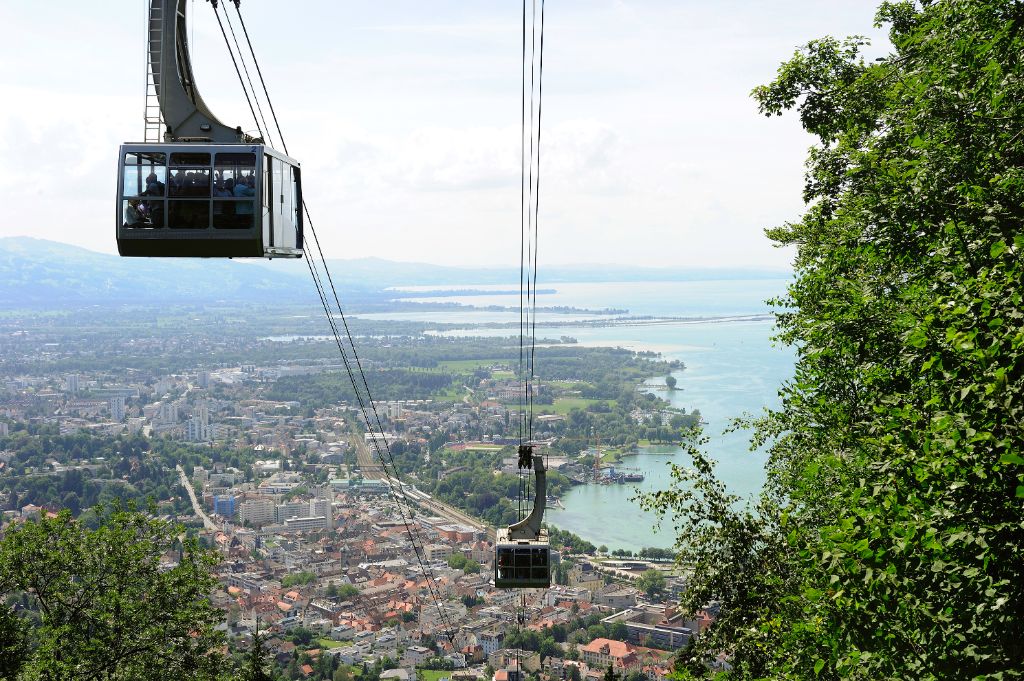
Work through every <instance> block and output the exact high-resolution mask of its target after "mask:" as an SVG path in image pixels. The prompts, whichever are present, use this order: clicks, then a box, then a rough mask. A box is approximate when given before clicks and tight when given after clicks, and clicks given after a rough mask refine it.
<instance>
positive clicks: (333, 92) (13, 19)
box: [0, 0, 888, 269]
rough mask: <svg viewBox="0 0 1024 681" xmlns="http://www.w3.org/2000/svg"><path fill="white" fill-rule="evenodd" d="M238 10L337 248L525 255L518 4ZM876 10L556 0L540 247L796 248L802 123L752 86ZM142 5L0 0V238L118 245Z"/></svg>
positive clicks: (687, 253)
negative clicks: (759, 99)
mask: <svg viewBox="0 0 1024 681" xmlns="http://www.w3.org/2000/svg"><path fill="white" fill-rule="evenodd" d="M531 2H532V0H531ZM188 11H189V20H190V23H191V27H190V43H191V48H192V54H193V66H194V72H195V77H196V83H197V86H198V89H199V91H200V92H201V94H202V96H203V98H204V99H205V100H206V102H207V104H208V105H209V106H210V108H211V109H212V111H213V112H214V113H215V114H216V115H217V116H218V118H220V120H222V121H223V122H225V123H227V124H229V125H231V126H235V125H241V126H242V128H243V129H245V130H254V129H255V127H256V126H255V124H254V123H253V118H252V116H251V114H250V113H249V108H248V106H247V104H246V100H245V97H244V95H243V92H242V89H241V86H240V85H239V82H238V79H237V77H236V75H235V71H234V67H233V66H232V65H231V61H230V57H229V56H228V52H227V48H226V47H225V45H224V41H223V38H222V37H221V34H220V29H219V28H218V26H217V22H216V19H215V17H214V15H213V10H212V9H211V6H210V4H209V3H208V2H206V0H189V2H188ZM230 12H231V17H232V18H234V17H235V14H234V9H233V8H232V9H231V10H230ZM242 14H243V16H244V17H245V20H246V24H247V26H248V29H249V32H250V35H251V37H252V40H253V43H254V47H255V49H256V54H257V57H258V58H259V62H260V67H261V68H262V70H263V74H264V77H265V79H266V81H267V86H268V88H269V90H270V95H271V97H272V98H273V102H274V108H275V109H276V111H277V114H278V117H279V119H280V123H281V127H282V130H283V132H284V136H285V139H286V141H287V143H288V148H289V150H290V152H291V155H292V156H293V157H295V158H297V159H298V160H299V161H300V162H301V164H302V168H303V183H304V196H305V199H306V202H307V205H308V207H309V209H310V212H311V214H312V217H313V220H314V224H315V225H316V228H317V233H318V235H319V236H320V240H321V242H322V245H323V247H324V250H325V254H326V255H327V257H328V258H332V259H335V258H337V259H345V258H361V257H371V256H372V257H379V258H385V259H389V260H398V261H415V262H430V263H437V264H444V265H456V266H474V267H476V266H506V267H507V266H515V265H517V264H518V262H519V240H520V208H519V205H520V196H519V186H520V175H519V172H520V152H521V150H520V142H519V140H520V136H519V131H520V78H521V69H522V54H521V49H522V46H521V39H522V35H521V21H522V4H521V3H519V2H512V1H510V0H505V1H504V2H494V1H491V0H474V1H472V2H470V1H467V0H439V1H434V2H425V1H423V0H378V1H376V2H370V3H365V2H361V3H357V2H349V1H347V0H343V1H338V0H326V1H325V0H305V1H303V2H301V3H297V2H268V1H266V0H244V1H243V2H242ZM873 14H874V3H871V2H864V1H863V0H773V1H772V2H765V1H763V0H722V1H718V2H706V0H646V1H641V0H637V1H629V0H551V1H550V2H547V3H546V6H545V34H544V39H545V43H544V80H543V86H544V93H543V117H542V122H541V144H540V173H541V184H540V194H539V196H540V207H539V220H538V231H539V262H540V267H541V268H543V266H544V265H545V264H548V265H554V264H559V265H564V264H620V265H649V266H657V267H684V268H703V267H758V268H770V269H785V268H787V267H788V265H789V263H790V261H791V259H792V255H793V254H792V252H791V251H788V250H786V249H779V248H776V247H775V246H773V245H772V244H771V243H770V242H769V241H768V240H767V239H766V238H765V236H764V234H763V230H764V229H765V228H767V227H772V226H776V225H779V224H781V223H783V222H786V221H789V220H794V219H797V218H798V217H799V216H800V214H801V212H802V210H803V204H802V200H801V190H802V187H803V163H804V159H805V157H806V151H807V148H808V147H809V146H810V145H811V144H812V142H813V140H812V138H811V137H810V136H808V135H806V134H805V133H804V132H803V131H802V130H801V129H800V126H799V121H798V119H797V116H796V114H795V113H790V114H789V115H787V116H783V117H781V118H765V117H764V116H761V115H760V114H758V112H757V106H756V103H755V102H754V101H753V100H752V99H751V98H750V95H749V93H750V90H751V89H752V88H753V87H755V86H756V85H759V84H763V83H767V82H769V81H770V80H771V79H772V78H773V76H774V73H775V69H776V68H777V67H778V64H779V63H780V62H781V61H783V60H785V59H786V58H788V57H789V56H790V55H792V54H793V52H794V51H795V50H796V48H797V47H798V46H800V45H802V44H804V43H806V42H807V41H808V40H811V39H814V38H819V37H822V36H824V35H835V36H846V35H852V34H857V35H864V36H868V37H869V38H871V39H872V41H873V43H874V45H873V47H872V48H870V49H869V53H868V57H869V58H873V57H874V56H877V55H881V54H884V53H885V52H886V51H887V49H886V48H887V45H888V43H887V42H886V40H885V37H884V33H883V32H882V31H880V30H878V29H876V28H874V27H873V26H872V18H873ZM145 17H146V2H145V0H116V1H115V0H105V1H104V2H94V3H81V2H71V0H57V2H47V3H41V2H30V3H23V2H12V1H10V0H7V1H4V2H2V3H0V101H3V102H4V105H3V106H0V154H2V156H3V158H4V163H2V164H0V203H2V205H3V210H2V211H0V237H4V236H18V235H27V236H36V237H40V238H46V239H52V240H56V241H63V242H67V243H72V244H75V245H79V246H83V247H85V248H89V249H91V250H95V251H101V252H107V253H114V252H116V245H115V243H114V227H115V223H116V220H117V219H118V209H117V206H116V205H115V200H114V194H115V191H116V180H117V178H116V175H117V173H116V163H117V150H118V145H119V144H120V143H122V142H131V141H141V140H142V137H143V120H142V115H143V104H144V83H145V61H144V49H145V48H144V41H145ZM236 29H238V26H237V24H236ZM250 68H251V66H250Z"/></svg>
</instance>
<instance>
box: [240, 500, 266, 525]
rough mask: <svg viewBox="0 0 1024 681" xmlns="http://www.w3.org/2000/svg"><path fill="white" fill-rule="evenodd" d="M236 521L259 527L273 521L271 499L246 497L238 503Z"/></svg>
mask: <svg viewBox="0 0 1024 681" xmlns="http://www.w3.org/2000/svg"><path fill="white" fill-rule="evenodd" d="M238 522H240V523H242V524H243V525H244V524H246V523H248V524H249V525H252V526H254V527H260V526H262V525H265V524H267V523H272V522H274V501H273V500H272V499H248V500H246V501H243V502H242V503H241V504H239V505H238Z"/></svg>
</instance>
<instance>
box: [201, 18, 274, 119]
mask: <svg viewBox="0 0 1024 681" xmlns="http://www.w3.org/2000/svg"><path fill="white" fill-rule="evenodd" d="M212 4H213V14H214V16H215V17H217V25H218V26H220V34H221V35H222V36H224V45H225V46H226V47H227V48H228V54H230V55H231V63H232V64H234V65H235V73H237V74H238V83H239V85H241V86H242V92H244V93H245V101H246V103H247V104H248V105H249V111H250V112H251V113H252V122H253V123H254V124H255V125H256V129H257V130H258V131H259V133H260V137H263V130H262V129H261V128H260V121H259V119H258V118H256V110H255V109H253V108H252V101H251V100H250V99H249V91H248V90H247V89H246V88H245V81H244V80H242V72H241V71H240V70H239V68H238V61H237V60H236V59H235V53H234V52H233V51H232V50H231V43H230V42H229V41H228V34H227V31H225V30H224V22H222V21H221V20H220V12H218V11H217V1H216V0H213V2H212ZM239 56H241V55H239ZM253 94H256V93H255V92H254V93H253Z"/></svg>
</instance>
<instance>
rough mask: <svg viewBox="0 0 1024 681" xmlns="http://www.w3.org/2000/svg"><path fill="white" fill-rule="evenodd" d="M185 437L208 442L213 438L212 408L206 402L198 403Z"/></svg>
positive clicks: (191, 440)
mask: <svg viewBox="0 0 1024 681" xmlns="http://www.w3.org/2000/svg"><path fill="white" fill-rule="evenodd" d="M185 438H186V439H187V440H188V441H189V442H207V441H208V440H212V439H213V430H212V429H211V428H210V410H209V408H208V407H207V406H206V404H204V403H199V404H198V405H196V408H195V411H194V412H193V414H192V418H190V419H189V420H188V425H187V427H186V429H185Z"/></svg>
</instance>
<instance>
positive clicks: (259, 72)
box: [232, 0, 305, 208]
mask: <svg viewBox="0 0 1024 681" xmlns="http://www.w3.org/2000/svg"><path fill="white" fill-rule="evenodd" d="M232 2H233V3H234V5H235V14H237V15H238V21H239V23H240V24H241V25H242V33H244V34H245V42H246V43H248V44H249V54H251V55H252V63H253V64H254V65H255V66H256V75H258V76H259V77H260V84H261V85H262V86H263V96H264V97H265V98H266V100H267V104H268V105H269V107H270V116H271V118H273V119H274V125H275V126H276V127H277V137H278V139H280V140H281V147H282V148H283V149H284V153H286V154H287V153H288V145H287V144H286V143H285V141H284V135H283V134H281V124H280V123H278V122H277V113H276V112H275V111H274V103H273V102H272V101H270V94H269V93H268V92H267V83H266V81H264V80H263V71H262V70H261V69H260V63H259V61H257V60H256V52H255V51H254V50H253V49H252V41H251V40H249V29H247V28H246V26H245V19H243V18H242V11H241V10H240V9H239V8H238V6H239V3H240V0H232ZM303 208H305V204H303Z"/></svg>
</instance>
